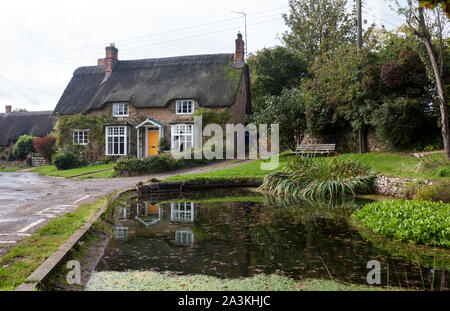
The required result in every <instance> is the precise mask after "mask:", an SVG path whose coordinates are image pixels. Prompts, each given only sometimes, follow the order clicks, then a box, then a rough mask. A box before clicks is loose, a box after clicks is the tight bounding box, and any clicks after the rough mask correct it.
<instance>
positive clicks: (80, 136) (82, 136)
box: [73, 130, 89, 145]
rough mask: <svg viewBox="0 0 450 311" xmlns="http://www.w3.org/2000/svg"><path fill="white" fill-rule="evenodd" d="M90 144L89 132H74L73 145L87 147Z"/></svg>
mask: <svg viewBox="0 0 450 311" xmlns="http://www.w3.org/2000/svg"><path fill="white" fill-rule="evenodd" d="M88 143H89V130H73V144H74V145H87V144H88Z"/></svg>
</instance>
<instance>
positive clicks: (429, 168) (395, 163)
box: [339, 152, 450, 179]
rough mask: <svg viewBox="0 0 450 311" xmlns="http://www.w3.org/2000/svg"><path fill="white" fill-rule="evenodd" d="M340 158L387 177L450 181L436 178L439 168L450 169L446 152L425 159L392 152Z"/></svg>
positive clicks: (350, 155) (348, 155)
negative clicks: (359, 163) (355, 161)
mask: <svg viewBox="0 0 450 311" xmlns="http://www.w3.org/2000/svg"><path fill="white" fill-rule="evenodd" d="M339 157H341V158H353V159H355V160H357V161H359V162H361V163H362V164H365V165H368V166H370V167H372V168H373V169H375V170H376V171H377V172H379V173H381V174H383V175H386V176H395V177H407V178H425V179H450V176H448V177H437V176H436V172H437V170H438V169H439V168H441V167H444V166H447V167H448V168H449V169H450V162H448V161H446V159H445V155H444V152H437V153H432V154H429V155H426V156H425V157H424V158H423V159H419V158H414V157H412V156H410V155H406V154H399V153H391V152H382V153H381V152H371V153H365V154H357V153H352V154H343V155H340V156H339Z"/></svg>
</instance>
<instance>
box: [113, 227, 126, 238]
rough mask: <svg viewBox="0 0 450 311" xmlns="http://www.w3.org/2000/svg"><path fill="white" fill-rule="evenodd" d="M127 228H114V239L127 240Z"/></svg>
mask: <svg viewBox="0 0 450 311" xmlns="http://www.w3.org/2000/svg"><path fill="white" fill-rule="evenodd" d="M128 232H129V229H128V227H116V239H117V240H121V241H127V240H128Z"/></svg>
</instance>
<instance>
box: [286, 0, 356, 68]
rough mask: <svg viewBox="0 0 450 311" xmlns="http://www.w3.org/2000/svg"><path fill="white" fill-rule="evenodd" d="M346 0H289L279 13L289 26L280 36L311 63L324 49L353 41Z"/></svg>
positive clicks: (287, 44)
mask: <svg viewBox="0 0 450 311" xmlns="http://www.w3.org/2000/svg"><path fill="white" fill-rule="evenodd" d="M346 5H347V0H289V7H290V13H289V15H288V14H283V18H284V22H285V24H286V25H287V26H288V27H289V28H290V31H287V32H285V33H284V34H283V36H282V39H283V41H284V43H285V44H286V46H287V47H288V48H289V49H292V50H293V51H295V52H297V53H299V54H300V55H302V56H303V57H304V58H305V59H306V60H307V62H308V64H312V63H313V62H314V61H315V59H316V58H317V57H318V56H319V55H321V54H324V52H330V51H337V50H338V49H339V48H340V47H342V46H347V45H349V44H352V43H355V42H356V27H355V19H354V18H353V17H352V16H351V14H348V13H347V12H346Z"/></svg>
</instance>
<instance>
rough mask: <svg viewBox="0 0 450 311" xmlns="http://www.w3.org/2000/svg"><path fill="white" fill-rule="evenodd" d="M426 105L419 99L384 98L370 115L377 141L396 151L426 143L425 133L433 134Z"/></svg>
mask: <svg viewBox="0 0 450 311" xmlns="http://www.w3.org/2000/svg"><path fill="white" fill-rule="evenodd" d="M427 106H428V105H427V103H426V102H424V101H421V100H420V98H407V97H394V98H385V100H384V102H383V103H382V104H381V106H380V107H379V108H378V109H377V110H375V111H374V112H373V114H372V116H371V117H372V122H373V124H374V126H375V133H376V136H377V139H378V140H379V141H382V142H383V143H387V144H388V145H389V146H390V147H391V148H393V149H397V150H407V149H411V147H412V146H414V145H415V144H418V143H423V142H424V141H425V142H429V141H426V138H427V136H428V135H425V134H426V133H427V132H428V133H430V132H433V130H434V127H432V126H430V123H431V122H430V117H429V115H428V114H427V113H426V111H427Z"/></svg>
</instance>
